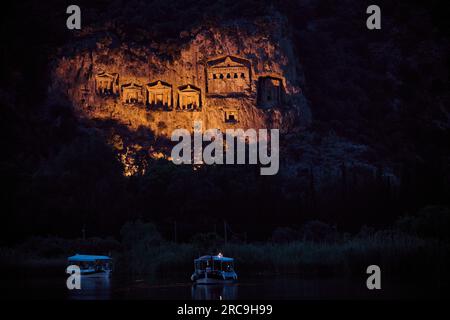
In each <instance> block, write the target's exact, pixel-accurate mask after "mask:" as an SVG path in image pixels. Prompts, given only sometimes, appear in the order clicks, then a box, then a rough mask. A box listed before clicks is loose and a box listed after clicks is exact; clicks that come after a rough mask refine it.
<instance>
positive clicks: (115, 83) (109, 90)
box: [95, 72, 119, 96]
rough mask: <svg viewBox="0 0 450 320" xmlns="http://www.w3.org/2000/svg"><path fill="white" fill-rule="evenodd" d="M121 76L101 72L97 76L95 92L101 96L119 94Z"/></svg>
mask: <svg viewBox="0 0 450 320" xmlns="http://www.w3.org/2000/svg"><path fill="white" fill-rule="evenodd" d="M118 88H119V74H117V73H106V72H100V73H99V74H97V75H95V92H96V93H97V94H98V95H101V96H112V95H117V94H118V91H119V90H118Z"/></svg>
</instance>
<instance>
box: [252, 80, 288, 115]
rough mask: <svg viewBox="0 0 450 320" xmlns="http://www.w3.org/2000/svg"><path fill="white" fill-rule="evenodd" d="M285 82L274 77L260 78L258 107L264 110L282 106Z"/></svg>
mask: <svg viewBox="0 0 450 320" xmlns="http://www.w3.org/2000/svg"><path fill="white" fill-rule="evenodd" d="M283 92H284V87H283V80H282V79H281V78H277V77H273V76H264V77H259V78H258V105H259V106H260V107H262V108H273V107H277V106H280V104H281V102H282V98H283Z"/></svg>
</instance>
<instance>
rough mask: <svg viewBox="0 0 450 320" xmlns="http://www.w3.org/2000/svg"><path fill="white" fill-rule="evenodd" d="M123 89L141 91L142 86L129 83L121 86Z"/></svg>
mask: <svg viewBox="0 0 450 320" xmlns="http://www.w3.org/2000/svg"><path fill="white" fill-rule="evenodd" d="M122 88H123V89H139V90H140V89H142V86H140V85H138V84H136V83H129V84H125V85H123V86H122Z"/></svg>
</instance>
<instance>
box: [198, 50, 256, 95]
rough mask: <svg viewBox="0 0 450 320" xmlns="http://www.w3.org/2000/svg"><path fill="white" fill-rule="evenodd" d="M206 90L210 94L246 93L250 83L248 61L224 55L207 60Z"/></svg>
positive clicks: (249, 88)
mask: <svg viewBox="0 0 450 320" xmlns="http://www.w3.org/2000/svg"><path fill="white" fill-rule="evenodd" d="M206 72H207V74H208V78H207V79H208V80H207V92H208V93H211V94H215V93H216V94H229V93H248V91H249V90H251V85H250V62H249V61H248V60H245V59H242V58H238V57H232V56H226V57H224V58H221V59H216V60H213V61H209V62H208V68H207V71H206Z"/></svg>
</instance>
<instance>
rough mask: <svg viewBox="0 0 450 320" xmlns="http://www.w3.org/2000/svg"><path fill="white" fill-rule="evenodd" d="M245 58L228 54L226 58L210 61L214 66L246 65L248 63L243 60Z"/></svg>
mask: <svg viewBox="0 0 450 320" xmlns="http://www.w3.org/2000/svg"><path fill="white" fill-rule="evenodd" d="M243 60H244V59H242V58H237V57H233V56H226V57H225V58H221V59H216V60H213V61H210V62H209V63H210V65H211V67H212V68H229V67H246V65H245V64H244V63H243V62H241V61H243Z"/></svg>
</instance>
